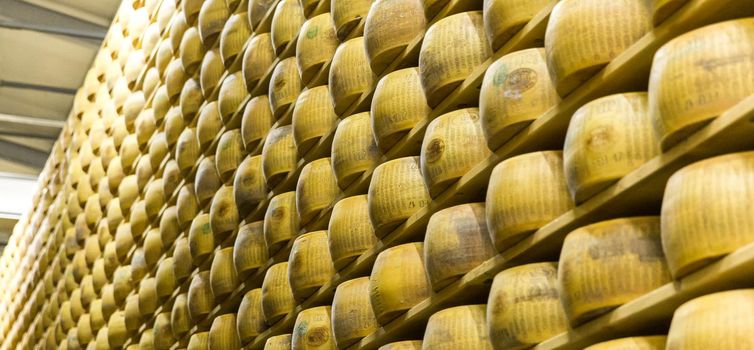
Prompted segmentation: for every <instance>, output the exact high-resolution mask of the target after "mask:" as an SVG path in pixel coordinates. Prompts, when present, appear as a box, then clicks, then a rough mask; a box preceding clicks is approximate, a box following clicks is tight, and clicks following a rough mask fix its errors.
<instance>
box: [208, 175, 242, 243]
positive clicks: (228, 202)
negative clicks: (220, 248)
mask: <svg viewBox="0 0 754 350" xmlns="http://www.w3.org/2000/svg"><path fill="white" fill-rule="evenodd" d="M209 217H210V227H211V228H212V234H213V235H214V236H216V237H217V238H218V239H222V238H224V237H226V236H227V235H228V234H230V233H231V232H233V230H235V229H236V228H238V222H239V218H238V209H237V208H236V202H235V198H234V196H233V187H232V186H222V187H220V189H219V190H218V191H217V192H215V196H214V198H213V199H212V204H211V206H210V210H209Z"/></svg>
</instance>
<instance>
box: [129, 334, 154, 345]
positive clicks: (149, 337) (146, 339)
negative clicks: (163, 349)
mask: <svg viewBox="0 0 754 350" xmlns="http://www.w3.org/2000/svg"><path fill="white" fill-rule="evenodd" d="M153 345H154V330H153V329H145V330H144V331H143V332H142V333H141V334H140V337H139V344H138V347H139V349H153V348H154V346H153ZM134 346H136V344H133V345H129V348H131V347H134Z"/></svg>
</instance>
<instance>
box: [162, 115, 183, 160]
mask: <svg viewBox="0 0 754 350" xmlns="http://www.w3.org/2000/svg"><path fill="white" fill-rule="evenodd" d="M185 127H186V124H185V122H184V120H183V117H182V115H181V113H180V112H179V110H178V108H171V109H170V110H169V111H168V112H167V114H166V115H165V125H164V128H165V139H166V141H167V143H168V146H169V147H170V148H171V150H173V152H175V151H176V150H177V147H176V148H174V146H175V145H176V143H177V142H178V140H179V139H180V136H181V133H182V132H183V129H184V128H185ZM173 152H171V153H172V154H173V155H175V153H173ZM176 158H177V157H176Z"/></svg>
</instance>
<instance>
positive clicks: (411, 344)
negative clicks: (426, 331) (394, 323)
mask: <svg viewBox="0 0 754 350" xmlns="http://www.w3.org/2000/svg"><path fill="white" fill-rule="evenodd" d="M421 348H422V341H421V340H404V341H399V342H395V343H390V344H385V345H383V346H380V349H379V350H421Z"/></svg>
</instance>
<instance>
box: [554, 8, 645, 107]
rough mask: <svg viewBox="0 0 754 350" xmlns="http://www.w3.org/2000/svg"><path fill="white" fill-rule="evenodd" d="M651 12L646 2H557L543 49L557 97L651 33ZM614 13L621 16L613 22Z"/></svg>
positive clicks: (576, 85) (578, 84) (565, 93)
mask: <svg viewBox="0 0 754 350" xmlns="http://www.w3.org/2000/svg"><path fill="white" fill-rule="evenodd" d="M651 12H652V9H651V8H650V5H649V2H648V1H643V0H619V1H610V2H604V1H599V0H566V1H562V2H559V3H558V4H557V5H556V6H555V8H554V9H553V10H552V14H551V15H550V20H549V22H548V23H547V33H546V34H545V50H546V51H547V63H548V67H549V69H550V74H551V75H552V79H553V81H554V82H555V87H556V89H557V91H558V93H559V94H560V96H566V95H568V94H569V93H570V92H571V91H573V90H574V89H576V88H577V87H579V86H580V85H581V84H582V83H584V82H585V81H587V80H589V79H590V78H591V77H592V76H593V75H594V74H595V73H597V72H598V71H600V70H601V69H602V68H603V67H604V66H606V65H607V64H608V63H610V61H612V60H613V59H614V58H615V57H617V56H618V55H619V54H620V53H621V52H623V51H624V50H625V49H627V48H628V47H630V46H631V45H632V44H633V43H634V42H636V41H637V40H639V39H640V38H641V37H642V36H644V34H645V33H647V32H648V31H650V30H651V29H652V13H651ZM615 13H621V14H623V15H622V16H620V18H617V19H616V18H614V16H613V14H615ZM608 18H609V20H608ZM574 32H579V33H586V34H587V35H573V33H574Z"/></svg>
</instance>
